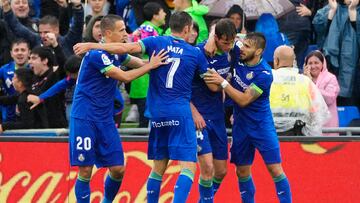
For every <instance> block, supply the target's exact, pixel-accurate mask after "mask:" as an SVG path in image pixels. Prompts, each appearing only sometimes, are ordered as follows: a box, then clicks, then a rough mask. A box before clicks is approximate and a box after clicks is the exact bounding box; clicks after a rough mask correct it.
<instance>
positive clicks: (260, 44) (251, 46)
mask: <svg viewBox="0 0 360 203" xmlns="http://www.w3.org/2000/svg"><path fill="white" fill-rule="evenodd" d="M265 44H266V40H265V37H264V35H263V34H261V33H259V32H252V33H248V34H247V35H246V37H245V38H244V41H243V46H242V47H241V52H240V59H241V60H242V61H244V62H248V61H252V60H254V59H255V58H256V59H258V60H260V58H261V55H262V53H263V51H264V49H265Z"/></svg>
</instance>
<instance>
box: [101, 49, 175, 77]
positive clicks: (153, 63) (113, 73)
mask: <svg viewBox="0 0 360 203" xmlns="http://www.w3.org/2000/svg"><path fill="white" fill-rule="evenodd" d="M167 53H168V52H167V51H165V50H161V51H160V52H159V53H157V54H156V55H155V53H153V54H152V56H151V59H150V61H149V63H147V64H145V65H144V66H142V67H140V68H137V69H133V70H130V71H122V70H121V69H120V68H116V67H115V66H113V67H110V68H109V70H107V71H106V72H105V75H106V76H109V77H111V78H114V79H116V80H120V81H122V82H126V83H127V82H130V81H132V80H134V79H135V78H137V77H139V76H142V75H144V74H145V73H147V72H149V71H150V70H152V69H155V68H157V67H159V66H161V65H165V64H167V63H168V62H166V59H167V58H168V56H167Z"/></svg>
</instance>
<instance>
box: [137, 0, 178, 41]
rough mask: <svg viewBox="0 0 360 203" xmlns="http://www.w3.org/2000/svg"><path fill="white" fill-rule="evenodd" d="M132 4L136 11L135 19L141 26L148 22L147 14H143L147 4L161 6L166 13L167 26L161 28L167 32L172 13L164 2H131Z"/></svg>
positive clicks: (143, 0)
mask: <svg viewBox="0 0 360 203" xmlns="http://www.w3.org/2000/svg"><path fill="white" fill-rule="evenodd" d="M130 3H131V6H132V8H133V9H134V14H135V19H136V23H137V24H138V25H141V24H142V23H143V22H144V21H145V20H146V19H145V13H144V12H143V11H144V6H145V4H147V3H157V4H159V5H160V6H161V8H162V9H163V11H164V12H165V13H166V17H165V24H164V26H161V28H162V29H164V30H165V29H166V28H167V27H168V24H169V19H170V15H171V11H170V9H169V7H168V5H167V4H166V2H165V1H164V0H131V1H130ZM159 35H162V33H159Z"/></svg>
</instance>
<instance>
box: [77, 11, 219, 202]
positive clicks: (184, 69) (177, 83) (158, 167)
mask: <svg viewBox="0 0 360 203" xmlns="http://www.w3.org/2000/svg"><path fill="white" fill-rule="evenodd" d="M170 28H171V30H172V34H171V36H158V37H148V38H146V39H143V40H141V41H140V42H137V43H128V44H122V43H116V44H103V45H100V44H89V43H85V44H78V45H76V46H75V47H74V48H75V49H74V50H75V52H76V53H81V52H83V51H86V50H88V49H91V48H99V47H101V48H102V49H105V50H107V51H109V52H115V53H139V52H145V53H147V54H150V53H152V52H153V51H154V50H155V51H158V50H162V49H166V50H167V51H168V56H169V58H168V60H167V61H168V62H169V64H167V65H163V66H161V67H160V68H158V69H156V70H153V71H151V72H150V87H149V93H148V97H147V108H148V109H147V111H148V115H147V116H149V117H150V125H151V130H150V135H149V147H148V158H149V159H151V160H154V165H153V168H152V171H151V174H150V176H149V179H148V182H147V198H148V202H149V203H151V202H158V200H159V193H160V185H161V182H162V176H163V174H164V173H165V170H166V168H167V165H168V162H169V160H178V161H179V165H180V168H181V172H180V175H179V177H178V179H177V182H176V186H175V192H174V193H175V194H174V200H173V202H175V203H177V202H186V199H187V197H188V194H189V191H190V189H191V185H192V183H193V179H194V174H195V170H196V159H197V158H196V157H197V143H196V135H195V127H194V121H193V119H192V115H191V109H190V98H191V85H192V80H193V78H194V76H195V75H196V74H197V75H201V74H204V73H205V72H206V71H207V66H208V65H207V61H206V58H205V56H204V55H203V54H202V53H201V51H200V50H199V49H197V48H194V47H193V46H191V45H190V44H188V43H187V42H186V41H187V40H188V38H189V36H190V34H191V28H192V19H191V17H190V15H189V14H187V13H186V12H176V13H174V14H173V15H172V16H171V17H170ZM209 88H211V89H212V90H214V91H216V90H218V89H219V88H218V86H217V85H209Z"/></svg>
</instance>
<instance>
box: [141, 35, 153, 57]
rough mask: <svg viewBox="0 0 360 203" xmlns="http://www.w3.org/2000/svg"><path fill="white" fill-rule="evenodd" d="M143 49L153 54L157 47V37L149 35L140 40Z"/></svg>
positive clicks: (143, 51)
mask: <svg viewBox="0 0 360 203" xmlns="http://www.w3.org/2000/svg"><path fill="white" fill-rule="evenodd" d="M139 43H140V45H141V49H142V53H143V54H144V53H146V54H147V55H148V56H151V55H152V53H153V51H154V50H155V49H156V47H157V46H156V44H157V43H156V37H147V38H145V39H142V40H140V41H139Z"/></svg>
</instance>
